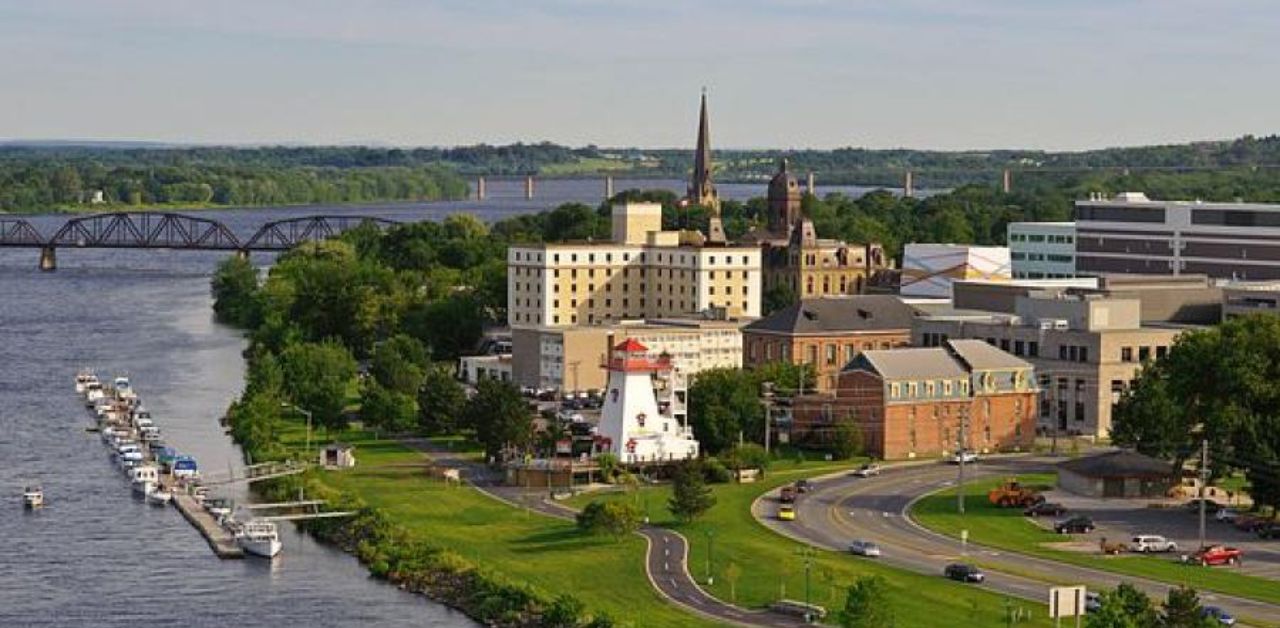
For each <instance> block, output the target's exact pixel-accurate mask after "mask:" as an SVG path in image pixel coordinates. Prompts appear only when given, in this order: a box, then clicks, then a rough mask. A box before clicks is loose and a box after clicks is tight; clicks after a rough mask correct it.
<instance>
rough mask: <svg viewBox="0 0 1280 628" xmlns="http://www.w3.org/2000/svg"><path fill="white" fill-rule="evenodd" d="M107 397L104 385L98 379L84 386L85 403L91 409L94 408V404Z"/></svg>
mask: <svg viewBox="0 0 1280 628" xmlns="http://www.w3.org/2000/svg"><path fill="white" fill-rule="evenodd" d="M105 396H106V393H104V392H102V383H101V382H99V381H97V380H96V379H93V380H89V382H88V383H86V384H85V385H84V403H85V405H87V406H89V407H90V408H92V407H93V404H94V402H96V401H98V400H99V399H102V398H103V397H105Z"/></svg>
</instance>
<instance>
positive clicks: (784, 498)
mask: <svg viewBox="0 0 1280 628" xmlns="http://www.w3.org/2000/svg"><path fill="white" fill-rule="evenodd" d="M778 501H780V502H782V503H784V504H790V503H793V502H795V501H796V489H795V488H794V487H791V486H784V487H782V489H781V490H779V491H778Z"/></svg>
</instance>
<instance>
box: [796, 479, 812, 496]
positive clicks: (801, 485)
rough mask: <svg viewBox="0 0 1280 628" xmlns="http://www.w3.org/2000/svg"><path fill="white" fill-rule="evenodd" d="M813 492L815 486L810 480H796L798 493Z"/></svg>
mask: <svg viewBox="0 0 1280 628" xmlns="http://www.w3.org/2000/svg"><path fill="white" fill-rule="evenodd" d="M811 490H813V484H812V483H810V482H809V480H796V492H797V493H808V492H809V491H811Z"/></svg>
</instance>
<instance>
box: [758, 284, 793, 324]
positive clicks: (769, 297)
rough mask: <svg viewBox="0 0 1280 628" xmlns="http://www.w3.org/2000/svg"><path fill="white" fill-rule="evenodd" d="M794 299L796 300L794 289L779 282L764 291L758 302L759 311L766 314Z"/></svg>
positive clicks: (781, 307)
mask: <svg viewBox="0 0 1280 628" xmlns="http://www.w3.org/2000/svg"><path fill="white" fill-rule="evenodd" d="M796 301H798V299H797V297H796V291H795V290H792V289H791V286H790V285H788V284H785V283H780V284H778V285H776V286H773V287H772V288H769V289H768V290H765V291H764V299H763V301H762V303H761V304H760V305H761V310H762V311H761V313H762V314H763V315H765V316H768V315H770V314H772V313H774V312H777V311H778V310H781V309H784V308H786V307H787V306H789V305H792V304H794V303H795V302H796Z"/></svg>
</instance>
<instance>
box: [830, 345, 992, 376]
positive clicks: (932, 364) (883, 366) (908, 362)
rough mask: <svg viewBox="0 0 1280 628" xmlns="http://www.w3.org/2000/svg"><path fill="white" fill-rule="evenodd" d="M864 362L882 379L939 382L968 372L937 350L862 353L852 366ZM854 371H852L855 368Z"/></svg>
mask: <svg viewBox="0 0 1280 628" xmlns="http://www.w3.org/2000/svg"><path fill="white" fill-rule="evenodd" d="M860 360H861V361H865V362H866V364H867V365H869V366H870V367H871V369H872V370H874V371H875V372H876V373H879V374H880V376H881V377H883V378H885V379H943V378H952V377H966V376H968V372H966V371H965V370H964V367H962V366H961V365H960V363H959V362H956V360H955V358H953V357H951V354H950V353H948V352H947V350H946V349H943V348H941V347H930V348H911V349H875V350H871V351H863V352H862V355H861V356H859V358H856V359H855V360H854V364H857V363H858V362H859V361H860ZM855 368H856V367H855Z"/></svg>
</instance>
